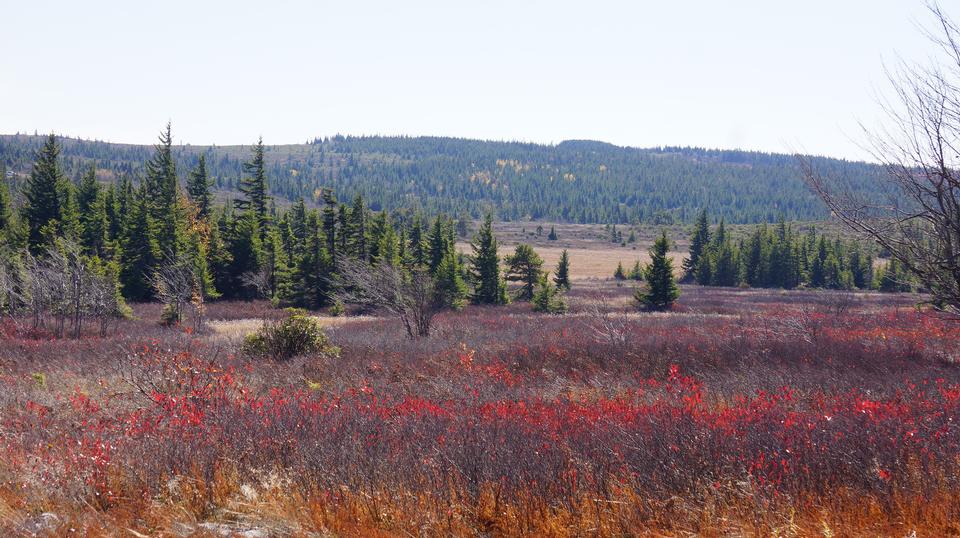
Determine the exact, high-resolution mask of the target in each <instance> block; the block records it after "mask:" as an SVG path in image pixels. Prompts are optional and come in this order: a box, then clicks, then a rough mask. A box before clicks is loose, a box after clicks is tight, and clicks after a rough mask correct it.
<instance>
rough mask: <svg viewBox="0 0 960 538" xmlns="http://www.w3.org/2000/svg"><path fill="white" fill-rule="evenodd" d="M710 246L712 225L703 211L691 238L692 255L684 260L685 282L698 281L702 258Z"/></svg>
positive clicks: (694, 226) (698, 217) (695, 224)
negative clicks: (698, 270)
mask: <svg viewBox="0 0 960 538" xmlns="http://www.w3.org/2000/svg"><path fill="white" fill-rule="evenodd" d="M709 246H710V225H709V221H708V220H707V210H706V209H702V210H701V211H700V214H699V215H697V221H696V223H694V225H693V234H691V236H690V253H689V255H688V256H687V257H686V258H684V260H683V280H685V281H688V282H689V281H693V280H695V279H696V276H697V275H696V273H697V267H698V266H699V265H700V257H701V256H703V255H704V254H705V253H706V251H707V248H708V247H709Z"/></svg>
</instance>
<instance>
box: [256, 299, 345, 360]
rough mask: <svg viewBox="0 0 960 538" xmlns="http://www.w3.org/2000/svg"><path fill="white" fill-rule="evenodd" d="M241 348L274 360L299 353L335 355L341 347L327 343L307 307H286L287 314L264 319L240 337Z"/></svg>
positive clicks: (290, 357) (295, 355) (284, 358)
mask: <svg viewBox="0 0 960 538" xmlns="http://www.w3.org/2000/svg"><path fill="white" fill-rule="evenodd" d="M243 351H244V352H245V353H247V354H249V355H251V356H254V357H263V358H269V359H273V360H277V361H283V360H288V359H292V358H293V357H297V356H299V355H307V354H326V355H334V356H336V355H338V354H339V353H340V350H339V349H338V348H337V347H335V346H333V345H332V344H330V341H329V340H328V339H327V335H326V334H324V332H323V329H322V328H321V327H320V324H319V323H318V322H317V320H315V319H313V318H311V317H310V316H308V315H307V313H306V311H304V310H300V309H296V308H288V309H287V317H286V318H284V319H282V320H280V321H276V322H271V323H265V324H264V325H263V327H261V328H260V329H259V330H258V331H257V332H255V333H252V334H249V335H247V337H246V338H244V340H243Z"/></svg>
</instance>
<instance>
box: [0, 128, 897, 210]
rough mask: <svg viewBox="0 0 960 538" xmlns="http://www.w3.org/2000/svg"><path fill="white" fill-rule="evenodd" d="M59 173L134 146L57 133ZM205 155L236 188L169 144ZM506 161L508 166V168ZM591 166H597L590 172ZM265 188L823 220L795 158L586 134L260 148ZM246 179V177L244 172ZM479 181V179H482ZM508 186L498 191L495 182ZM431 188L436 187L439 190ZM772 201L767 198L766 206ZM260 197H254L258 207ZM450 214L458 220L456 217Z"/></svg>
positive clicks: (857, 173) (864, 183)
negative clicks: (636, 144) (626, 144)
mask: <svg viewBox="0 0 960 538" xmlns="http://www.w3.org/2000/svg"><path fill="white" fill-rule="evenodd" d="M62 143H63V151H64V159H63V160H64V166H65V170H66V173H67V174H68V175H70V176H71V177H79V175H80V173H81V171H82V170H84V169H86V167H87V166H89V164H90V162H91V161H96V162H97V164H98V167H100V168H101V169H104V170H107V171H109V172H112V173H113V175H114V176H116V177H122V176H123V175H124V174H135V175H142V171H143V163H144V162H145V161H146V160H147V159H148V158H149V157H150V153H151V151H150V148H149V147H145V146H132V145H119V144H109V143H104V142H92V141H82V140H75V139H65V140H63V141H62ZM42 145H43V139H42V137H30V136H2V137H0V161H4V162H7V163H9V164H10V168H11V169H12V170H14V171H15V172H18V173H23V174H26V173H27V172H28V170H29V166H30V163H31V162H32V155H33V152H34V151H35V150H37V149H39V147H40V146H42ZM201 154H206V156H207V169H208V172H209V175H210V177H212V178H216V179H215V181H216V183H217V189H218V190H231V189H236V184H235V183H236V180H235V179H234V178H236V177H238V176H239V175H240V174H241V170H242V162H243V161H246V160H247V153H246V148H243V147H240V146H217V147H203V146H185V147H183V148H177V152H176V156H175V157H176V159H177V161H178V162H177V166H179V167H181V168H182V169H184V170H186V169H189V168H192V167H193V166H195V164H196V162H197V158H198V157H199V155H201ZM812 161H813V164H814V165H815V166H816V168H817V169H818V170H821V171H822V172H823V173H824V174H825V175H829V176H831V177H838V176H841V177H844V178H845V180H846V183H847V184H849V185H850V187H851V189H852V190H853V191H854V192H855V193H862V194H873V195H879V196H883V195H884V194H887V193H886V192H877V189H878V188H879V187H878V185H882V184H883V182H881V181H877V179H878V178H880V177H881V175H882V174H883V173H884V171H883V169H882V168H881V167H879V166H875V165H868V164H864V163H851V162H845V161H840V160H834V159H825V158H813V159H812ZM513 163H516V166H515V165H513ZM601 170H602V171H601ZM264 172H265V174H266V176H267V177H269V179H270V181H269V185H267V190H268V191H269V193H268V194H271V195H274V196H277V197H282V198H286V199H288V200H291V201H294V200H296V199H298V198H300V197H303V196H309V195H310V194H311V193H313V192H315V191H317V190H321V189H325V188H329V189H332V190H335V191H336V192H337V193H338V194H339V195H340V196H342V197H343V199H347V200H349V199H352V198H353V197H354V196H356V195H357V194H359V193H363V195H364V198H365V199H366V202H367V204H368V206H370V207H374V208H377V209H378V210H380V209H387V210H391V211H392V210H397V209H400V208H405V207H409V206H410V203H411V200H417V203H418V204H419V207H420V209H422V210H423V211H424V212H425V213H426V214H428V215H431V217H432V216H433V215H437V214H439V213H447V214H450V215H458V219H459V216H460V215H469V216H470V217H471V218H474V219H475V218H478V217H481V216H482V215H483V214H484V213H486V212H487V211H493V212H494V213H495V215H496V217H497V218H498V219H500V220H520V219H524V218H529V219H532V220H535V221H553V222H577V223H608V222H609V223H617V224H626V223H633V222H645V223H653V224H666V223H668V222H693V221H694V220H695V219H696V218H697V216H698V213H700V211H701V208H703V207H708V206H709V207H715V208H717V211H716V213H717V217H724V218H725V219H726V220H727V222H736V223H759V222H768V223H772V222H774V221H775V220H776V218H777V216H778V215H779V214H783V215H784V216H785V217H786V218H787V219H789V220H817V219H822V218H825V217H827V216H828V213H827V211H826V209H825V208H824V206H823V204H822V203H821V202H820V200H819V199H818V198H817V197H816V196H815V195H814V194H813V193H811V192H810V190H809V188H807V186H806V184H805V183H804V181H803V176H802V173H801V170H800V167H799V166H798V163H797V159H796V158H795V157H794V156H792V155H775V154H765V153H757V152H744V151H722V150H704V149H697V148H677V147H668V148H655V149H637V148H622V147H616V146H613V145H610V144H603V143H598V142H589V141H567V142H563V143H561V144H558V145H555V146H546V145H536V144H524V143H512V142H509V143H503V142H481V141H476V140H462V139H452V138H436V137H333V138H330V139H325V140H317V141H315V142H314V143H312V144H309V145H301V146H296V145H292V146H281V147H269V148H267V147H265V148H264ZM248 177H249V176H248ZM484 178H486V180H484ZM505 186H509V188H504V187H505ZM440 187H442V188H440ZM771 200H776V201H777V204H776V206H774V205H773V204H771ZM266 205H267V204H264V207H266ZM458 222H459V220H458Z"/></svg>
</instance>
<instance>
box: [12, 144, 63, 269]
mask: <svg viewBox="0 0 960 538" xmlns="http://www.w3.org/2000/svg"><path fill="white" fill-rule="evenodd" d="M63 182H64V176H63V172H62V171H61V169H60V144H58V143H57V138H56V136H54V135H53V134H51V135H50V136H49V137H47V141H46V143H45V144H44V145H43V148H41V149H40V151H38V152H37V155H36V160H35V161H34V163H33V170H31V171H30V178H29V179H28V180H27V184H26V189H25V192H24V199H25V200H24V202H25V203H24V206H23V209H22V212H23V220H24V221H26V224H27V234H28V235H27V242H28V244H29V246H30V250H31V251H32V252H34V253H37V252H40V251H41V250H43V248H44V243H45V240H44V236H46V235H49V234H50V231H51V230H52V229H56V227H57V226H58V224H57V221H58V220H59V219H60V198H61V197H60V187H61V185H62V183H63Z"/></svg>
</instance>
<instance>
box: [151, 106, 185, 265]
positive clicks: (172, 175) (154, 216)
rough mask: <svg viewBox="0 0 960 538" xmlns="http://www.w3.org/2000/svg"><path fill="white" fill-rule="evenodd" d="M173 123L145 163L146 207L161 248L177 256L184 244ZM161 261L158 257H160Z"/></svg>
mask: <svg viewBox="0 0 960 538" xmlns="http://www.w3.org/2000/svg"><path fill="white" fill-rule="evenodd" d="M172 146H173V137H172V136H171V134H170V124H169V123H167V127H166V129H165V130H164V131H163V132H162V133H160V141H159V143H158V144H157V145H156V146H155V147H154V154H153V157H152V158H151V159H150V160H149V161H147V164H146V171H145V173H146V177H145V185H146V196H147V211H148V213H149V216H150V219H151V220H152V221H153V226H154V228H153V232H154V233H155V240H156V243H157V246H158V248H159V249H160V252H161V253H163V255H164V256H173V257H175V256H176V255H177V254H178V253H179V252H180V249H181V248H182V246H183V220H184V219H183V215H181V214H180V206H179V204H178V203H177V198H178V183H177V167H176V163H175V161H174V158H173V149H172ZM158 261H159V260H158Z"/></svg>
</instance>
